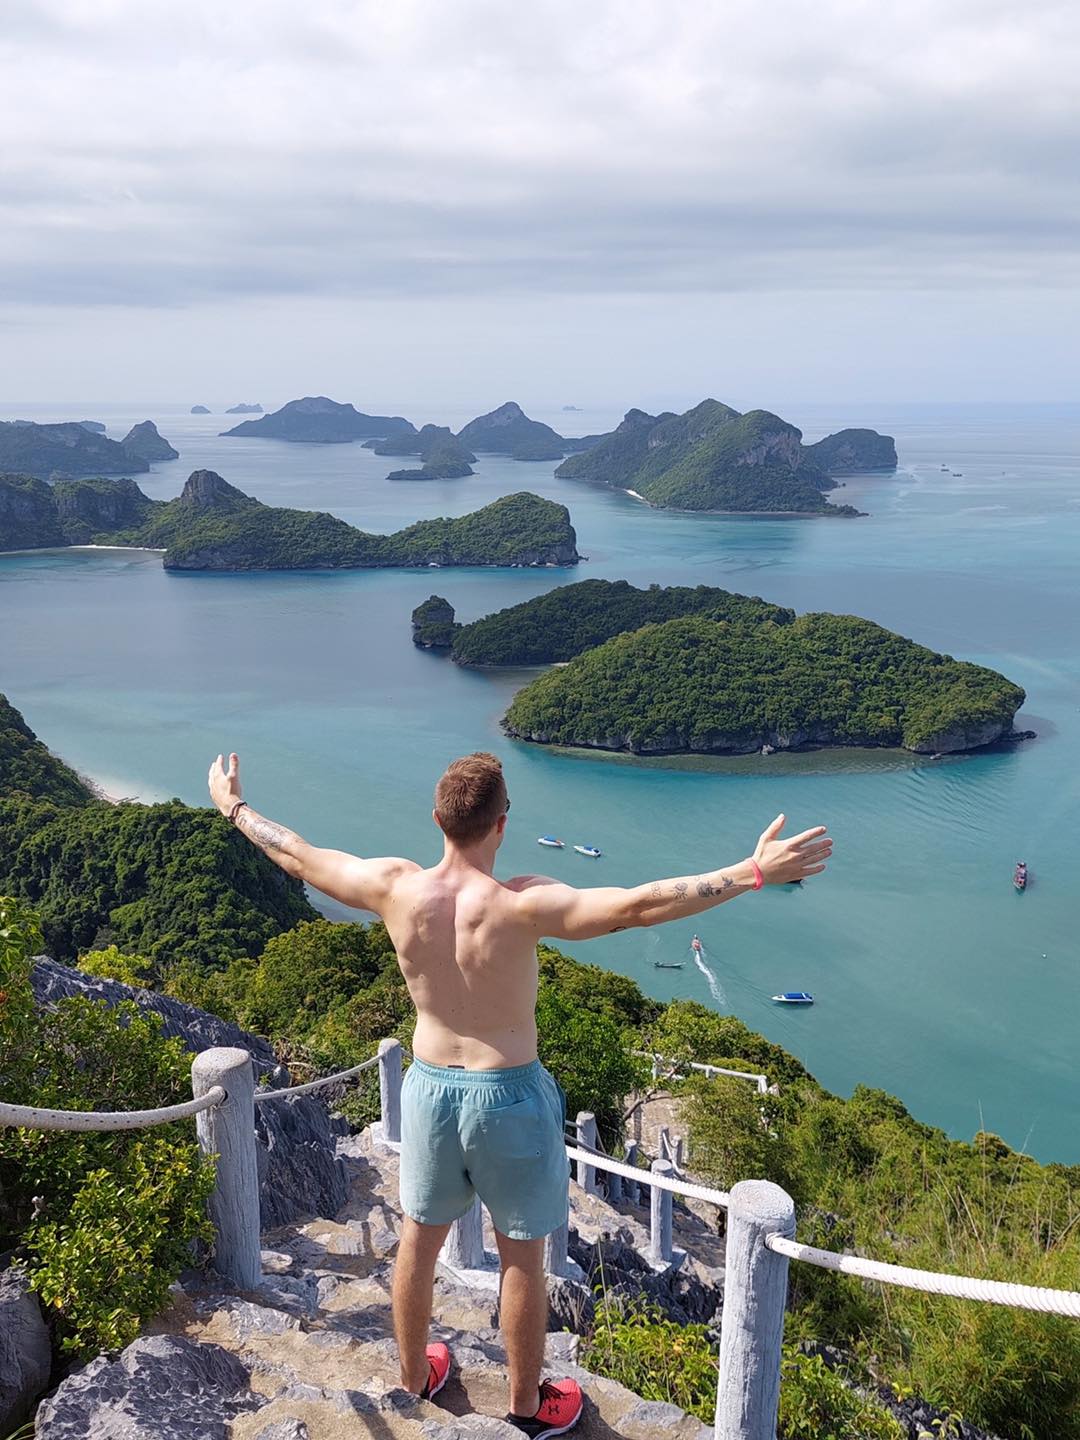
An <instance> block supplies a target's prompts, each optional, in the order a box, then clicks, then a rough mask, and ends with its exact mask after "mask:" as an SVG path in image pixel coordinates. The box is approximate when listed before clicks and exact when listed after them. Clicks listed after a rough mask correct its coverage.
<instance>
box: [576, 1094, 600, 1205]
mask: <svg viewBox="0 0 1080 1440" xmlns="http://www.w3.org/2000/svg"><path fill="white" fill-rule="evenodd" d="M577 1143H578V1144H579V1145H580V1146H581V1148H582V1149H589V1148H591V1149H593V1150H596V1149H598V1148H599V1147H598V1146H597V1143H596V1116H595V1115H594V1114H593V1113H592V1111H590V1110H579V1111H578V1113H577ZM577 1182H578V1184H579V1185H580V1186H581V1188H582V1189H583V1190H584V1191H586V1192H587V1193H588V1194H589V1195H595V1194H596V1193H597V1190H598V1186H597V1184H596V1166H595V1165H587V1164H586V1163H585V1161H584V1160H579V1161H578V1162H577Z"/></svg>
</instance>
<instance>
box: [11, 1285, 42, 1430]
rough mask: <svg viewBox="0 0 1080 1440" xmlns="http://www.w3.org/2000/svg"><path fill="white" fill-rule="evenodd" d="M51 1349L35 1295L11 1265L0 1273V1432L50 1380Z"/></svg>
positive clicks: (16, 1420) (18, 1418)
mask: <svg viewBox="0 0 1080 1440" xmlns="http://www.w3.org/2000/svg"><path fill="white" fill-rule="evenodd" d="M51 1368H52V1352H51V1349H50V1345H49V1331H48V1328H47V1327H46V1325H45V1321H44V1320H43V1319H42V1317H41V1311H40V1309H39V1308H38V1302H37V1296H36V1295H35V1294H34V1293H33V1291H32V1290H31V1289H30V1287H29V1285H28V1284H27V1280H26V1276H25V1275H24V1274H23V1273H22V1271H21V1270H17V1269H15V1268H14V1267H13V1268H11V1269H9V1270H5V1271H3V1273H0V1433H3V1434H5V1435H6V1434H7V1432H8V1431H9V1430H13V1429H14V1428H15V1426H16V1425H18V1423H19V1422H20V1421H21V1420H22V1419H23V1417H24V1415H25V1414H26V1411H27V1410H28V1409H29V1407H30V1406H31V1405H32V1404H33V1402H34V1401H35V1400H36V1399H37V1397H38V1396H39V1395H41V1394H42V1393H43V1391H44V1390H45V1389H46V1387H47V1386H48V1383H49V1372H50V1370H51Z"/></svg>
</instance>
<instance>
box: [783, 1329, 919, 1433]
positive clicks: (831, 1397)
mask: <svg viewBox="0 0 1080 1440" xmlns="http://www.w3.org/2000/svg"><path fill="white" fill-rule="evenodd" d="M906 1433H907V1432H906V1431H905V1430H904V1429H903V1427H902V1426H901V1425H900V1422H899V1421H898V1420H896V1419H895V1418H894V1416H892V1415H890V1414H889V1412H888V1411H887V1410H886V1409H885V1407H884V1406H883V1405H881V1404H880V1403H879V1402H878V1401H876V1400H873V1399H871V1398H870V1397H869V1396H864V1395H861V1394H859V1393H858V1392H857V1391H855V1390H853V1389H851V1388H850V1387H849V1386H848V1385H845V1384H844V1382H843V1380H842V1379H841V1378H840V1376H839V1375H837V1374H836V1373H835V1372H834V1371H832V1370H830V1369H829V1367H828V1366H827V1365H826V1364H825V1362H824V1360H822V1358H821V1356H820V1355H814V1356H810V1355H802V1354H800V1353H799V1352H798V1351H797V1350H791V1349H787V1348H785V1351H784V1356H783V1360H782V1362H781V1368H780V1419H779V1424H778V1425H777V1435H778V1437H779V1440H905V1435H906Z"/></svg>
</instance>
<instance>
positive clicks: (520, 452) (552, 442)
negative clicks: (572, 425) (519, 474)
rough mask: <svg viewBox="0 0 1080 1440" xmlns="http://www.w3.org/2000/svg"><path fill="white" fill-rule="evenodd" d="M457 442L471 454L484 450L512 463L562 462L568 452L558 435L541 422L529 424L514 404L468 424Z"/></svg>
mask: <svg viewBox="0 0 1080 1440" xmlns="http://www.w3.org/2000/svg"><path fill="white" fill-rule="evenodd" d="M457 438H458V440H459V441H460V442H461V444H462V445H467V446H468V447H469V449H470V450H487V451H489V452H491V453H493V454H497V455H509V456H510V457H511V459H514V460H561V459H562V457H563V456H564V455H565V454H566V451H567V448H568V446H567V443H566V441H565V440H564V439H563V437H562V436H561V435H560V434H559V433H558V432H557V431H555V430H553V429H552V428H551V426H550V425H545V424H543V422H542V421H540V420H530V419H529V417H528V415H526V414H525V412H524V410H522V408H521V406H520V405H519V404H518V403H517V402H516V401H515V400H508V401H507V402H506V404H505V405H500V406H499V407H498V409H497V410H492V411H490V412H489V413H488V414H487V415H478V416H477V417H476V419H475V420H470V421H469V423H468V425H466V426H465V427H464V428H463V429H461V430H459V431H458V435H457Z"/></svg>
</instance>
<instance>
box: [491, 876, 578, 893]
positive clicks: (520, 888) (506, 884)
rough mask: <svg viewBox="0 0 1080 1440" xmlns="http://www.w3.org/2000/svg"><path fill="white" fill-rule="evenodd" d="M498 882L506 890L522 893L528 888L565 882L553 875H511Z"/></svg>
mask: <svg viewBox="0 0 1080 1440" xmlns="http://www.w3.org/2000/svg"><path fill="white" fill-rule="evenodd" d="M498 883H499V884H500V885H501V886H502V888H503V889H504V890H510V891H512V892H513V893H514V894H515V895H522V894H524V893H525V891H526V890H535V889H537V888H538V887H539V886H541V885H561V884H562V883H563V882H562V881H561V880H556V879H554V878H553V877H552V876H551V875H511V876H510V878H509V879H508V880H500V881H499V882H498Z"/></svg>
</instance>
